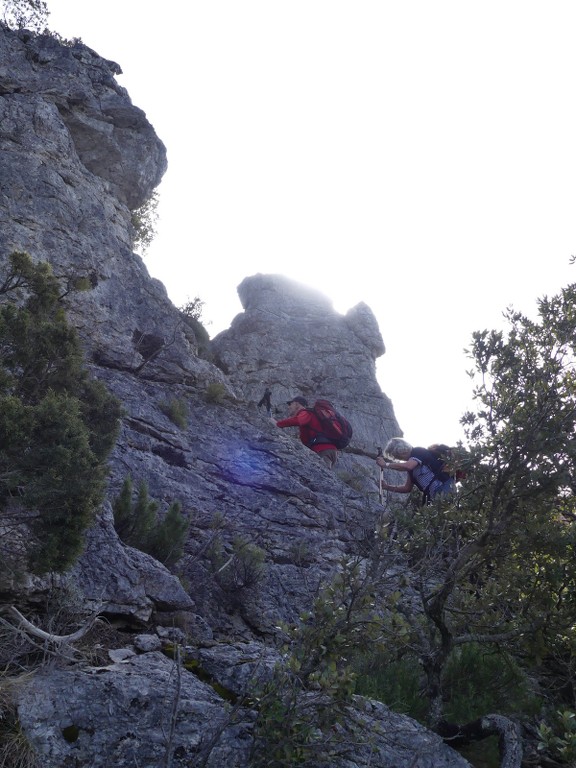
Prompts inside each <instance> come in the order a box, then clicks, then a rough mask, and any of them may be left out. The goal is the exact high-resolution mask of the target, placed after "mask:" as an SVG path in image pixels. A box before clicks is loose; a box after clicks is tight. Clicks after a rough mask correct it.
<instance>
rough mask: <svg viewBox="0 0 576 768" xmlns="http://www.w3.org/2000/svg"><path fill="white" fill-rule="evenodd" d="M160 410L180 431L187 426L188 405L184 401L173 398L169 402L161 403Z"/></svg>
mask: <svg viewBox="0 0 576 768" xmlns="http://www.w3.org/2000/svg"><path fill="white" fill-rule="evenodd" d="M160 410H161V411H162V413H164V414H166V416H168V418H169V419H170V421H172V422H173V423H174V424H176V426H177V427H180V429H186V427H187V426H188V405H187V404H186V401H185V400H182V399H180V398H176V397H174V398H172V400H170V401H169V402H165V403H161V404H160Z"/></svg>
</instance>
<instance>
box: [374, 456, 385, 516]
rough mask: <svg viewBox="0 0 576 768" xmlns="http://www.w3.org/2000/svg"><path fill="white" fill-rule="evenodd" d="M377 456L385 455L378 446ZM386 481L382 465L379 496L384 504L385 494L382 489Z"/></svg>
mask: <svg viewBox="0 0 576 768" xmlns="http://www.w3.org/2000/svg"><path fill="white" fill-rule="evenodd" d="M376 450H377V453H376V456H377V457H378V456H383V453H382V448H377V449H376ZM383 481H384V470H383V468H382V467H380V483H379V487H378V498H379V499H380V504H384V495H383V489H382V483H383Z"/></svg>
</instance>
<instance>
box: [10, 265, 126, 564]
mask: <svg viewBox="0 0 576 768" xmlns="http://www.w3.org/2000/svg"><path fill="white" fill-rule="evenodd" d="M0 300H1V302H2V303H1V304H0V512H2V514H3V516H4V517H6V516H7V514H8V509H9V508H10V509H11V508H12V506H13V503H12V504H11V502H13V500H14V498H17V499H18V503H19V504H20V505H21V506H22V507H23V508H25V509H27V510H29V512H30V524H31V529H32V532H33V534H34V538H33V541H32V542H31V547H30V564H31V566H32V568H33V569H34V570H35V571H36V572H38V573H42V572H45V571H50V570H65V569H66V568H68V567H69V566H70V565H71V564H72V563H73V562H74V561H75V560H76V558H77V557H78V554H79V553H80V551H81V549H82V546H83V533H84V531H85V529H86V527H87V525H88V524H89V523H90V522H91V521H92V520H93V518H94V514H95V511H96V509H97V507H98V506H99V504H100V503H101V501H102V499H103V495H104V487H105V479H106V463H105V459H106V457H107V455H108V453H109V451H110V450H111V448H112V446H113V445H114V442H115V439H116V435H117V430H118V424H119V417H120V406H119V403H118V401H117V400H116V399H115V398H114V397H112V396H111V395H110V394H109V393H108V392H107V390H106V389H105V387H104V386H103V385H102V384H101V383H99V382H96V381H92V380H91V379H90V378H89V376H88V373H87V371H86V369H85V368H84V364H83V355H82V349H81V345H80V341H79V339H78V337H77V334H76V332H75V330H74V328H72V327H71V326H70V325H69V324H68V322H67V320H66V316H65V312H64V308H63V306H62V302H61V299H60V290H59V283H58V280H57V279H56V278H55V277H54V276H53V275H52V273H51V270H50V268H49V267H48V265H46V264H37V265H35V264H33V263H32V260H31V259H30V257H29V256H27V255H26V254H22V253H16V254H13V255H12V257H11V259H10V269H9V271H8V274H7V276H6V278H5V280H4V282H3V284H2V285H1V286H0Z"/></svg>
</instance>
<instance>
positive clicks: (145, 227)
mask: <svg viewBox="0 0 576 768" xmlns="http://www.w3.org/2000/svg"><path fill="white" fill-rule="evenodd" d="M158 202H159V196H158V192H153V193H152V195H151V196H150V197H149V198H148V200H147V201H146V202H145V203H144V204H143V205H142V206H140V208H137V209H136V210H135V211H132V226H133V228H134V236H133V241H132V242H133V246H134V250H135V251H136V252H137V253H139V254H140V255H141V256H145V255H146V253H147V252H148V249H149V248H150V246H151V245H152V242H153V241H154V238H155V237H156V227H157V225H158Z"/></svg>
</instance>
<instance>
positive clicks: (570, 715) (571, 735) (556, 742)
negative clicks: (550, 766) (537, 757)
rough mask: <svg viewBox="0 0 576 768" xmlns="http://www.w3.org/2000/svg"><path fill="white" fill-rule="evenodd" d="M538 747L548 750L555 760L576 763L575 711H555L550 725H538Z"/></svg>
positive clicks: (570, 763)
mask: <svg viewBox="0 0 576 768" xmlns="http://www.w3.org/2000/svg"><path fill="white" fill-rule="evenodd" d="M538 737H539V739H540V741H539V743H538V749H539V750H540V751H541V752H544V751H547V752H550V753H551V755H552V757H553V758H554V759H555V760H559V761H560V762H561V763H562V764H566V765H571V766H573V765H574V764H575V763H576V712H572V711H570V710H565V711H560V712H556V716H555V718H554V721H553V723H552V725H551V726H550V725H547V724H546V723H541V724H540V726H539V727H538Z"/></svg>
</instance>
